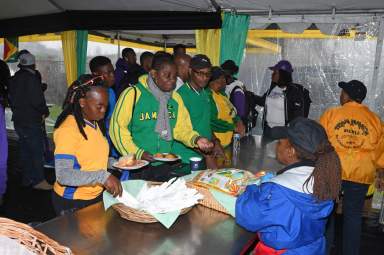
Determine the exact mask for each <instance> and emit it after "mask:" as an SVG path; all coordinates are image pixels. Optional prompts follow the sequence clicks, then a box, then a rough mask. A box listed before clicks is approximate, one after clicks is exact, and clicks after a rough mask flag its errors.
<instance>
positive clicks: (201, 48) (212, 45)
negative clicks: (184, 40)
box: [195, 29, 221, 66]
mask: <svg viewBox="0 0 384 255" xmlns="http://www.w3.org/2000/svg"><path fill="white" fill-rule="evenodd" d="M195 37H196V53H199V54H205V55H207V56H208V57H209V58H210V60H211V62H212V65H214V66H217V65H219V60H220V37H221V29H198V30H196V32H195Z"/></svg>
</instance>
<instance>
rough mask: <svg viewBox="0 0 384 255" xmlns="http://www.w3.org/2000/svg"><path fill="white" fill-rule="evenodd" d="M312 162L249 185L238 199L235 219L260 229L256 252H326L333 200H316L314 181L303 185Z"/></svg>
mask: <svg viewBox="0 0 384 255" xmlns="http://www.w3.org/2000/svg"><path fill="white" fill-rule="evenodd" d="M312 165H313V164H310V163H306V162H301V163H297V164H293V165H291V166H288V167H287V168H285V169H284V170H283V171H281V172H283V173H282V174H280V175H278V176H276V177H274V178H272V179H271V180H270V181H269V182H267V183H264V184H262V185H260V186H256V185H251V186H248V187H247V189H246V191H245V192H244V193H243V194H242V195H240V196H239V198H238V199H237V201H236V222H237V223H238V224H239V225H241V226H243V227H244V228H246V229H247V230H249V231H253V232H257V233H258V235H259V239H260V242H259V243H258V245H257V246H256V248H255V254H256V255H264V254H284V255H290V254H295V255H323V254H325V237H324V231H325V225H326V223H327V217H328V216H329V214H330V213H331V211H332V209H333V201H331V200H326V201H317V200H316V198H314V197H313V196H312V195H311V192H312V188H313V183H312V181H310V182H309V183H308V186H306V185H305V186H304V188H303V185H304V183H305V181H306V180H307V178H308V177H309V176H310V175H311V173H312V171H313V169H314V168H313V166H312Z"/></svg>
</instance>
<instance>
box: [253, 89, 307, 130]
mask: <svg viewBox="0 0 384 255" xmlns="http://www.w3.org/2000/svg"><path fill="white" fill-rule="evenodd" d="M276 86H277V84H276V83H271V86H270V87H269V89H268V90H267V92H265V94H264V95H263V96H261V97H260V96H258V97H256V104H258V105H260V106H264V116H263V123H264V124H265V121H266V114H267V112H268V109H266V108H267V107H266V105H265V101H266V99H267V96H268V95H269V94H270V93H271V91H272V90H273V89H274V88H275V87H276ZM284 94H285V97H284V104H285V124H286V125H287V124H288V123H289V122H290V121H292V120H293V119H295V118H296V117H299V116H301V117H305V118H307V117H308V114H309V108H310V105H311V102H312V101H311V98H310V96H309V91H308V90H307V89H306V88H304V87H303V86H302V85H300V84H296V83H290V84H288V86H287V89H286V90H285V91H284Z"/></svg>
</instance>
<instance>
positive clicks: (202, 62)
mask: <svg viewBox="0 0 384 255" xmlns="http://www.w3.org/2000/svg"><path fill="white" fill-rule="evenodd" d="M180 56H185V55H178V56H177V57H176V59H177V58H179V57H180ZM175 62H176V60H175ZM211 67H212V65H211V61H210V59H209V58H208V57H207V56H205V55H202V54H198V55H196V56H194V57H193V58H192V59H191V61H190V67H189V75H188V76H189V78H188V80H187V81H186V82H185V83H184V85H183V86H181V87H180V89H178V90H177V92H178V93H179V94H180V96H181V98H182V99H183V102H184V105H185V107H186V108H187V110H188V112H189V116H190V119H191V123H192V128H193V130H196V131H197V132H198V133H199V134H200V135H202V136H204V137H206V138H207V139H209V140H211V141H212V142H213V143H214V146H215V147H214V148H215V152H221V150H220V146H221V145H220V142H219V140H218V139H216V138H214V137H213V136H212V130H211V123H210V118H211V111H210V106H211V105H210V99H209V96H208V93H207V92H206V91H205V87H206V86H207V85H208V81H209V79H210V76H211ZM174 147H175V149H174V151H175V153H176V154H179V155H184V163H188V159H189V158H191V157H201V156H204V158H205V161H206V162H205V163H206V166H207V168H209V169H216V168H217V165H216V162H215V160H214V159H213V157H212V156H213V155H210V154H205V153H202V152H200V151H197V150H195V149H193V148H188V147H187V146H185V145H184V144H183V143H181V142H175V144H174Z"/></svg>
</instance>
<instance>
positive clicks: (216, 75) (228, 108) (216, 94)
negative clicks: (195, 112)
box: [207, 66, 245, 148]
mask: <svg viewBox="0 0 384 255" xmlns="http://www.w3.org/2000/svg"><path fill="white" fill-rule="evenodd" d="M226 84H227V83H226V80H225V72H224V70H223V69H222V68H221V67H218V66H215V67H213V68H212V76H211V79H210V81H209V88H208V89H207V92H208V95H209V97H210V102H211V128H212V131H213V133H214V135H215V137H217V138H218V139H219V140H220V144H221V145H222V146H223V147H224V148H225V147H227V146H228V145H230V144H231V142H232V136H233V133H234V132H235V133H239V134H240V135H241V136H244V134H245V127H244V124H243V122H242V121H241V119H240V117H239V116H238V115H237V112H236V108H235V107H234V106H233V104H232V103H231V102H230V101H229V99H228V97H227V96H226V95H225V92H223V89H224V88H225V86H226Z"/></svg>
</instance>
